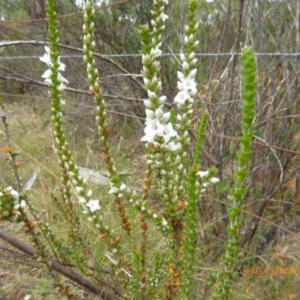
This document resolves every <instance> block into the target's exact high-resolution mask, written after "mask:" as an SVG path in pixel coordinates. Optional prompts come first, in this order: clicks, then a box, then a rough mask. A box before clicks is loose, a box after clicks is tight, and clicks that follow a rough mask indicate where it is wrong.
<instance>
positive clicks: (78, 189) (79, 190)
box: [75, 186, 83, 194]
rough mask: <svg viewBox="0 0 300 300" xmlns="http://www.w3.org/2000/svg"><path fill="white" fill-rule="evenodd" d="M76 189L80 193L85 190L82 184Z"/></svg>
mask: <svg viewBox="0 0 300 300" xmlns="http://www.w3.org/2000/svg"><path fill="white" fill-rule="evenodd" d="M75 189H76V192H77V193H78V194H80V193H81V192H82V191H83V188H82V187H81V186H76V188H75Z"/></svg>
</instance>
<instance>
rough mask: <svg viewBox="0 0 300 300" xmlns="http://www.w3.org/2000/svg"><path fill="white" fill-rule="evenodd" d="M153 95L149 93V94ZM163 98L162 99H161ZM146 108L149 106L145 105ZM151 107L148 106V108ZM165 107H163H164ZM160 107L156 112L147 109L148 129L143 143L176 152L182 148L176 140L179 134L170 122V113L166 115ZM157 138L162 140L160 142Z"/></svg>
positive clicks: (146, 128)
mask: <svg viewBox="0 0 300 300" xmlns="http://www.w3.org/2000/svg"><path fill="white" fill-rule="evenodd" d="M149 93H150V94H151V92H150V91H149V92H148V94H149ZM160 98H162V97H160ZM145 105H146V107H147V104H146V103H145ZM149 106H151V105H148V107H149ZM162 106H163V105H161V107H162ZM161 107H159V108H157V109H156V110H155V111H153V110H151V109H146V115H147V117H146V127H145V129H144V132H145V135H144V136H143V137H142V139H141V140H142V141H144V142H147V143H151V144H153V145H154V146H155V147H160V148H161V149H166V150H167V151H176V150H178V149H179V148H180V145H179V144H178V143H175V141H174V138H177V137H178V134H177V132H176V131H175V130H174V128H173V125H172V123H171V122H169V120H170V113H169V112H167V113H164V112H163V110H162V108H161ZM156 137H161V138H162V139H161V140H160V141H158V139H156Z"/></svg>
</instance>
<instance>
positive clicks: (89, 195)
mask: <svg viewBox="0 0 300 300" xmlns="http://www.w3.org/2000/svg"><path fill="white" fill-rule="evenodd" d="M86 195H87V196H88V197H89V198H90V197H92V195H93V192H92V190H89V191H88V192H87V194H86Z"/></svg>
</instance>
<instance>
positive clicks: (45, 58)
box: [40, 46, 51, 66]
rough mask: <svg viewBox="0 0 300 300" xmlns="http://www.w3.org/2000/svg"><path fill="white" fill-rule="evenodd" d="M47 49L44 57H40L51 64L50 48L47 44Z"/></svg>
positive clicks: (47, 63)
mask: <svg viewBox="0 0 300 300" xmlns="http://www.w3.org/2000/svg"><path fill="white" fill-rule="evenodd" d="M45 51H46V53H45V54H44V55H43V56H42V57H40V60H41V61H42V62H44V63H45V64H46V65H48V66H49V65H50V64H51V60H50V48H49V47H47V46H45Z"/></svg>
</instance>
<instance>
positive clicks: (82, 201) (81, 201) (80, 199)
mask: <svg viewBox="0 0 300 300" xmlns="http://www.w3.org/2000/svg"><path fill="white" fill-rule="evenodd" d="M78 202H79V203H85V202H86V201H85V199H84V198H83V197H79V198H78Z"/></svg>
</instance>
